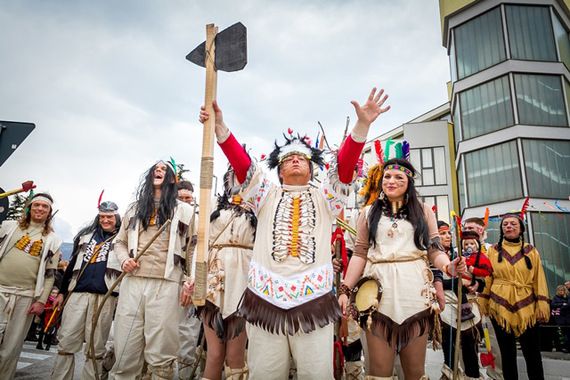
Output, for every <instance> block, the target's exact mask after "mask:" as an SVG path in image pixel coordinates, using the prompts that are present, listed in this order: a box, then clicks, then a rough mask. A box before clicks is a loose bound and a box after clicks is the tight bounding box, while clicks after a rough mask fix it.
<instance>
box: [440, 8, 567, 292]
mask: <svg viewBox="0 0 570 380" xmlns="http://www.w3.org/2000/svg"><path fill="white" fill-rule="evenodd" d="M440 13H441V21H442V22H441V24H442V36H443V45H444V47H445V48H446V49H447V52H448V55H449V63H450V72H451V82H450V86H449V89H450V112H451V119H452V122H453V135H454V144H453V146H452V149H453V150H454V152H455V154H454V155H453V156H454V162H453V165H454V167H455V172H456V175H457V194H458V201H459V205H458V208H459V209H460V210H461V211H462V214H463V217H464V218H465V217H470V216H483V214H484V212H485V211H484V210H485V208H486V207H488V208H489V209H490V212H491V216H492V218H491V224H490V228H489V238H488V241H489V242H491V243H494V242H496V241H497V240H498V230H499V226H498V216H499V215H501V214H504V213H506V212H509V211H514V210H520V208H521V206H522V204H523V202H524V200H525V198H527V197H529V199H530V207H529V209H528V214H527V241H529V242H530V243H531V244H533V245H535V246H536V247H537V248H538V249H539V251H540V252H541V255H542V259H543V264H544V268H545V270H546V276H547V280H548V285H549V289H550V292H551V294H553V292H554V289H555V287H556V285H558V284H561V283H563V282H564V281H565V280H569V279H570V213H569V212H568V211H569V210H570V200H569V199H570V198H569V196H570V128H569V126H570V71H569V68H570V39H569V34H568V33H569V30H570V11H569V8H568V1H557V0H543V1H537V0H534V1H523V0H519V1H509V2H508V3H507V2H503V1H499V0H480V1H458V0H440Z"/></svg>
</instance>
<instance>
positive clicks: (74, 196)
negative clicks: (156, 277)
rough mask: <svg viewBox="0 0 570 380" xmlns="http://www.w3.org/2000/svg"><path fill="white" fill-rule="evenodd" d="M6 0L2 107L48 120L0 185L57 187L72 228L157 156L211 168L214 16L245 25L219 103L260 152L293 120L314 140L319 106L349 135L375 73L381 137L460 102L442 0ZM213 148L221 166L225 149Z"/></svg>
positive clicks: (128, 186)
mask: <svg viewBox="0 0 570 380" xmlns="http://www.w3.org/2000/svg"><path fill="white" fill-rule="evenodd" d="M0 2H1V4H2V5H1V6H0V35H1V37H0V52H1V58H0V75H1V81H0V83H1V85H0V120H11V121H26V122H32V123H35V124H36V129H35V130H34V132H32V134H31V135H30V136H29V137H28V138H27V139H26V140H25V141H24V143H23V144H22V145H21V146H20V147H19V148H18V149H17V150H16V152H15V153H14V154H12V156H11V157H10V158H9V159H8V161H6V163H4V165H2V166H1V167H0V187H2V188H4V189H6V190H7V189H12V188H17V187H19V185H20V184H21V183H22V182H23V181H25V180H28V179H31V180H33V181H35V182H36V183H37V184H38V189H39V190H47V191H49V192H50V193H51V194H52V195H53V196H54V198H55V201H56V205H55V208H56V209H59V210H60V211H59V213H58V215H57V217H56V222H57V232H58V233H59V234H60V235H61V236H62V237H63V238H64V240H66V241H70V240H71V238H72V236H73V234H74V233H76V232H77V231H78V229H79V228H80V227H81V226H82V225H83V224H85V223H86V222H88V221H90V220H92V218H93V217H94V216H95V214H96V211H97V210H96V207H97V198H98V196H99V193H100V192H101V190H102V189H105V196H104V200H113V201H115V202H117V203H118V204H119V206H120V209H121V212H124V210H125V208H126V206H127V205H128V203H129V202H131V201H132V200H133V193H134V191H135V190H136V188H137V186H138V184H139V180H140V176H141V174H143V173H144V172H145V171H146V170H147V169H148V168H149V167H150V166H151V165H153V164H154V163H155V162H156V161H157V160H158V159H160V158H168V157H169V156H172V157H174V158H175V159H176V161H177V162H179V163H184V164H185V166H186V167H187V168H189V169H191V172H190V174H189V175H188V176H187V177H188V178H189V179H190V180H191V181H192V182H195V183H196V182H197V181H198V178H199V158H200V155H201V137H202V132H201V124H200V123H199V122H198V120H197V119H198V111H199V107H200V105H201V104H202V102H203V98H204V83H205V70H204V69H203V68H201V67H198V66H196V65H194V64H191V63H190V62H188V61H186V60H185V56H186V54H187V53H188V52H189V51H191V50H192V49H193V48H194V47H195V46H196V45H198V44H199V43H201V42H202V41H203V40H204V39H205V25H206V24H208V23H215V24H216V25H218V26H219V28H220V30H222V29H224V28H225V27H227V26H230V25H232V24H233V23H235V22H237V21H241V22H242V23H243V24H244V25H246V27H247V32H248V64H247V66H246V67H245V69H244V70H243V71H239V72H234V73H224V72H220V73H219V75H218V101H219V103H220V105H221V107H222V109H223V111H224V118H225V120H226V123H227V124H228V126H229V128H230V129H231V130H232V131H233V132H234V134H235V135H236V137H237V138H238V140H239V141H240V142H245V143H247V144H248V145H249V146H250V147H252V154H253V155H255V156H260V155H261V154H262V153H269V151H270V150H271V145H272V143H273V140H274V139H275V138H276V137H278V136H280V135H281V133H282V132H283V131H286V130H287V128H293V129H294V130H295V131H298V132H300V133H307V134H309V135H310V136H312V137H313V138H314V137H315V136H316V134H317V131H318V125H317V121H318V120H319V121H321V123H322V124H323V125H324V127H325V129H326V132H327V136H328V138H329V140H331V142H337V141H338V140H340V138H341V135H342V131H343V130H344V124H345V120H346V116H350V117H351V120H352V121H354V119H355V117H354V110H353V108H352V106H351V104H350V101H351V100H353V99H354V100H358V101H359V102H362V101H364V99H365V98H366V96H367V95H368V92H369V91H370V89H371V88H372V86H380V87H383V88H385V89H386V92H387V93H389V94H390V101H389V104H390V105H391V106H392V110H391V111H390V112H388V113H387V114H384V115H382V116H381V117H380V119H378V120H377V121H376V123H375V125H374V126H373V132H372V133H373V134H374V135H378V134H380V133H383V132H386V131H388V130H390V129H392V128H395V127H397V126H399V125H401V124H402V123H405V122H407V121H409V120H411V119H413V118H414V117H416V116H419V115H421V114H423V113H425V112H426V111H428V110H431V109H432V108H435V107H437V106H439V105H441V104H443V103H445V102H446V101H447V90H446V82H447V81H448V80H449V66H448V59H447V55H446V51H445V49H444V48H443V47H442V45H441V34H440V30H441V29H440V21H439V9H438V1H436V0H430V1H427V0H413V1H412V0H409V1H405V2H404V1H388V0H366V1H365V0H362V1H340V0H339V1H334V0H326V1H325V0H322V1H309V0H288V1H268V0H266V1H261V0H241V1H215V0H209V1H191V0H185V1H183V0H171V1H164V0H155V1H150V0H149V1H140V0H137V1H135V0H131V1H90V0H89V1H86V0H84V1H80V0H76V1H70V0H68V1H64V0H60V1H55V0H52V1H41V0H36V1H31V0H30V1H8V0H0ZM372 133H371V134H372ZM215 157H216V161H215V165H216V169H215V171H216V173H217V174H218V176H219V175H220V174H221V173H222V172H223V170H224V168H225V166H226V161H225V158H223V156H222V154H221V151H220V149H219V148H217V147H216V155H215Z"/></svg>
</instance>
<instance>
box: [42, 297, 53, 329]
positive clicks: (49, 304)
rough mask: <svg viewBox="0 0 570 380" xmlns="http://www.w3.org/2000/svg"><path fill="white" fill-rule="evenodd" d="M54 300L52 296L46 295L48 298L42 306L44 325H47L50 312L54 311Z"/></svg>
mask: <svg viewBox="0 0 570 380" xmlns="http://www.w3.org/2000/svg"><path fill="white" fill-rule="evenodd" d="M54 301H55V298H53V297H52V296H49V297H48V300H47V302H46V304H45V307H44V327H45V326H47V324H48V322H49V320H50V318H51V316H52V314H53V313H54V309H53V302H54Z"/></svg>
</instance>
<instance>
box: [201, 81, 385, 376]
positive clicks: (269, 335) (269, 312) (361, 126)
mask: <svg viewBox="0 0 570 380" xmlns="http://www.w3.org/2000/svg"><path fill="white" fill-rule="evenodd" d="M383 93H384V91H383V90H381V91H379V92H377V91H376V89H375V88H374V89H373V90H372V91H371V92H370V95H369V96H368V99H367V101H366V103H365V104H364V105H363V106H360V105H359V104H358V103H357V102H356V101H353V102H352V104H353V106H354V108H355V110H356V114H357V116H358V121H357V123H356V125H355V126H354V128H353V130H352V132H351V134H350V136H348V137H347V139H346V141H345V142H344V144H343V145H342V147H341V149H340V150H339V152H338V154H337V157H335V158H334V159H333V162H332V163H331V165H330V170H329V171H328V173H327V175H326V178H325V180H324V181H323V184H322V185H321V187H320V188H315V187H311V186H310V185H309V181H310V180H311V178H312V174H313V165H314V164H315V165H319V166H321V165H323V164H324V160H323V157H322V151H320V150H319V149H316V148H313V147H311V146H309V145H308V144H307V143H306V141H305V139H304V138H303V137H301V136H299V135H297V136H294V135H293V132H292V131H290V132H289V136H285V143H284V144H283V145H277V144H275V149H274V151H273V152H272V153H271V155H270V156H269V158H268V160H267V161H268V166H269V168H270V169H275V168H276V169H277V170H278V174H279V180H280V182H281V186H277V185H275V184H273V183H271V182H270V181H269V179H268V177H267V175H266V174H265V173H264V172H263V171H262V170H261V168H260V167H259V166H257V165H256V164H255V163H253V162H252V161H251V159H250V158H249V156H248V155H247V153H246V152H245V150H244V149H243V147H242V146H241V145H240V144H239V143H238V142H237V140H236V138H235V137H234V135H233V134H232V133H231V132H230V131H229V129H228V128H227V126H226V125H225V123H224V120H223V115H222V111H221V109H220V107H219V106H218V105H217V103H216V102H215V101H214V102H213V103H212V104H207V106H208V108H209V109H210V107H212V109H213V112H214V114H210V113H209V112H208V111H207V110H206V108H205V107H202V110H201V112H200V121H201V122H203V123H207V122H208V120H209V119H210V118H213V119H214V120H215V135H216V139H217V141H218V144H219V145H220V147H221V148H222V150H223V152H224V154H225V155H226V157H227V158H228V160H229V161H230V164H231V165H232V167H233V169H234V171H235V174H236V177H237V179H238V182H239V184H240V196H241V197H242V198H243V199H244V201H245V202H246V203H248V204H249V205H250V206H251V207H252V209H253V212H254V213H255V214H256V216H257V218H258V229H257V235H256V241H255V244H254V248H253V257H252V260H251V264H250V269H249V278H248V287H247V289H246V290H245V292H244V295H243V299H242V302H241V305H240V307H239V313H240V314H241V315H242V316H243V317H244V318H245V319H246V321H247V322H248V324H247V335H248V337H249V351H248V364H249V368H250V379H253V380H256V379H286V378H287V376H288V373H289V357H290V356H292V357H293V360H294V361H295V363H296V365H297V376H298V379H300V380H302V379H324V378H329V379H330V378H332V377H333V333H334V322H335V321H336V320H338V319H339V318H340V317H341V313H340V310H339V307H338V303H337V301H336V297H335V295H334V293H333V268H332V263H331V256H330V233H331V227H332V224H333V222H334V221H335V219H336V217H337V215H338V214H339V213H340V211H341V210H342V209H343V207H344V205H345V203H346V201H347V197H348V194H349V189H350V183H351V181H352V177H353V170H354V167H355V165H356V162H357V160H358V158H359V156H360V153H361V151H362V148H363V147H364V143H365V141H366V136H367V134H368V130H369V129H370V125H371V124H372V122H374V121H375V120H376V118H377V117H378V116H379V115H380V114H382V113H384V112H386V111H387V110H388V109H389V107H382V105H383V104H384V102H385V101H386V99H387V96H383Z"/></svg>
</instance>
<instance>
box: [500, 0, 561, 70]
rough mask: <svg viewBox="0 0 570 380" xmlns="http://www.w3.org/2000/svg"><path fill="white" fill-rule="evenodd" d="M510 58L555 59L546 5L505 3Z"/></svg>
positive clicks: (548, 11)
mask: <svg viewBox="0 0 570 380" xmlns="http://www.w3.org/2000/svg"><path fill="white" fill-rule="evenodd" d="M506 15H507V30H508V33H509V46H510V48H511V58H513V59H528V60H535V61H556V47H555V45H554V36H553V34H552V22H551V18H550V9H549V8H548V7H537V6H528V5H507V6H506Z"/></svg>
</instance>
